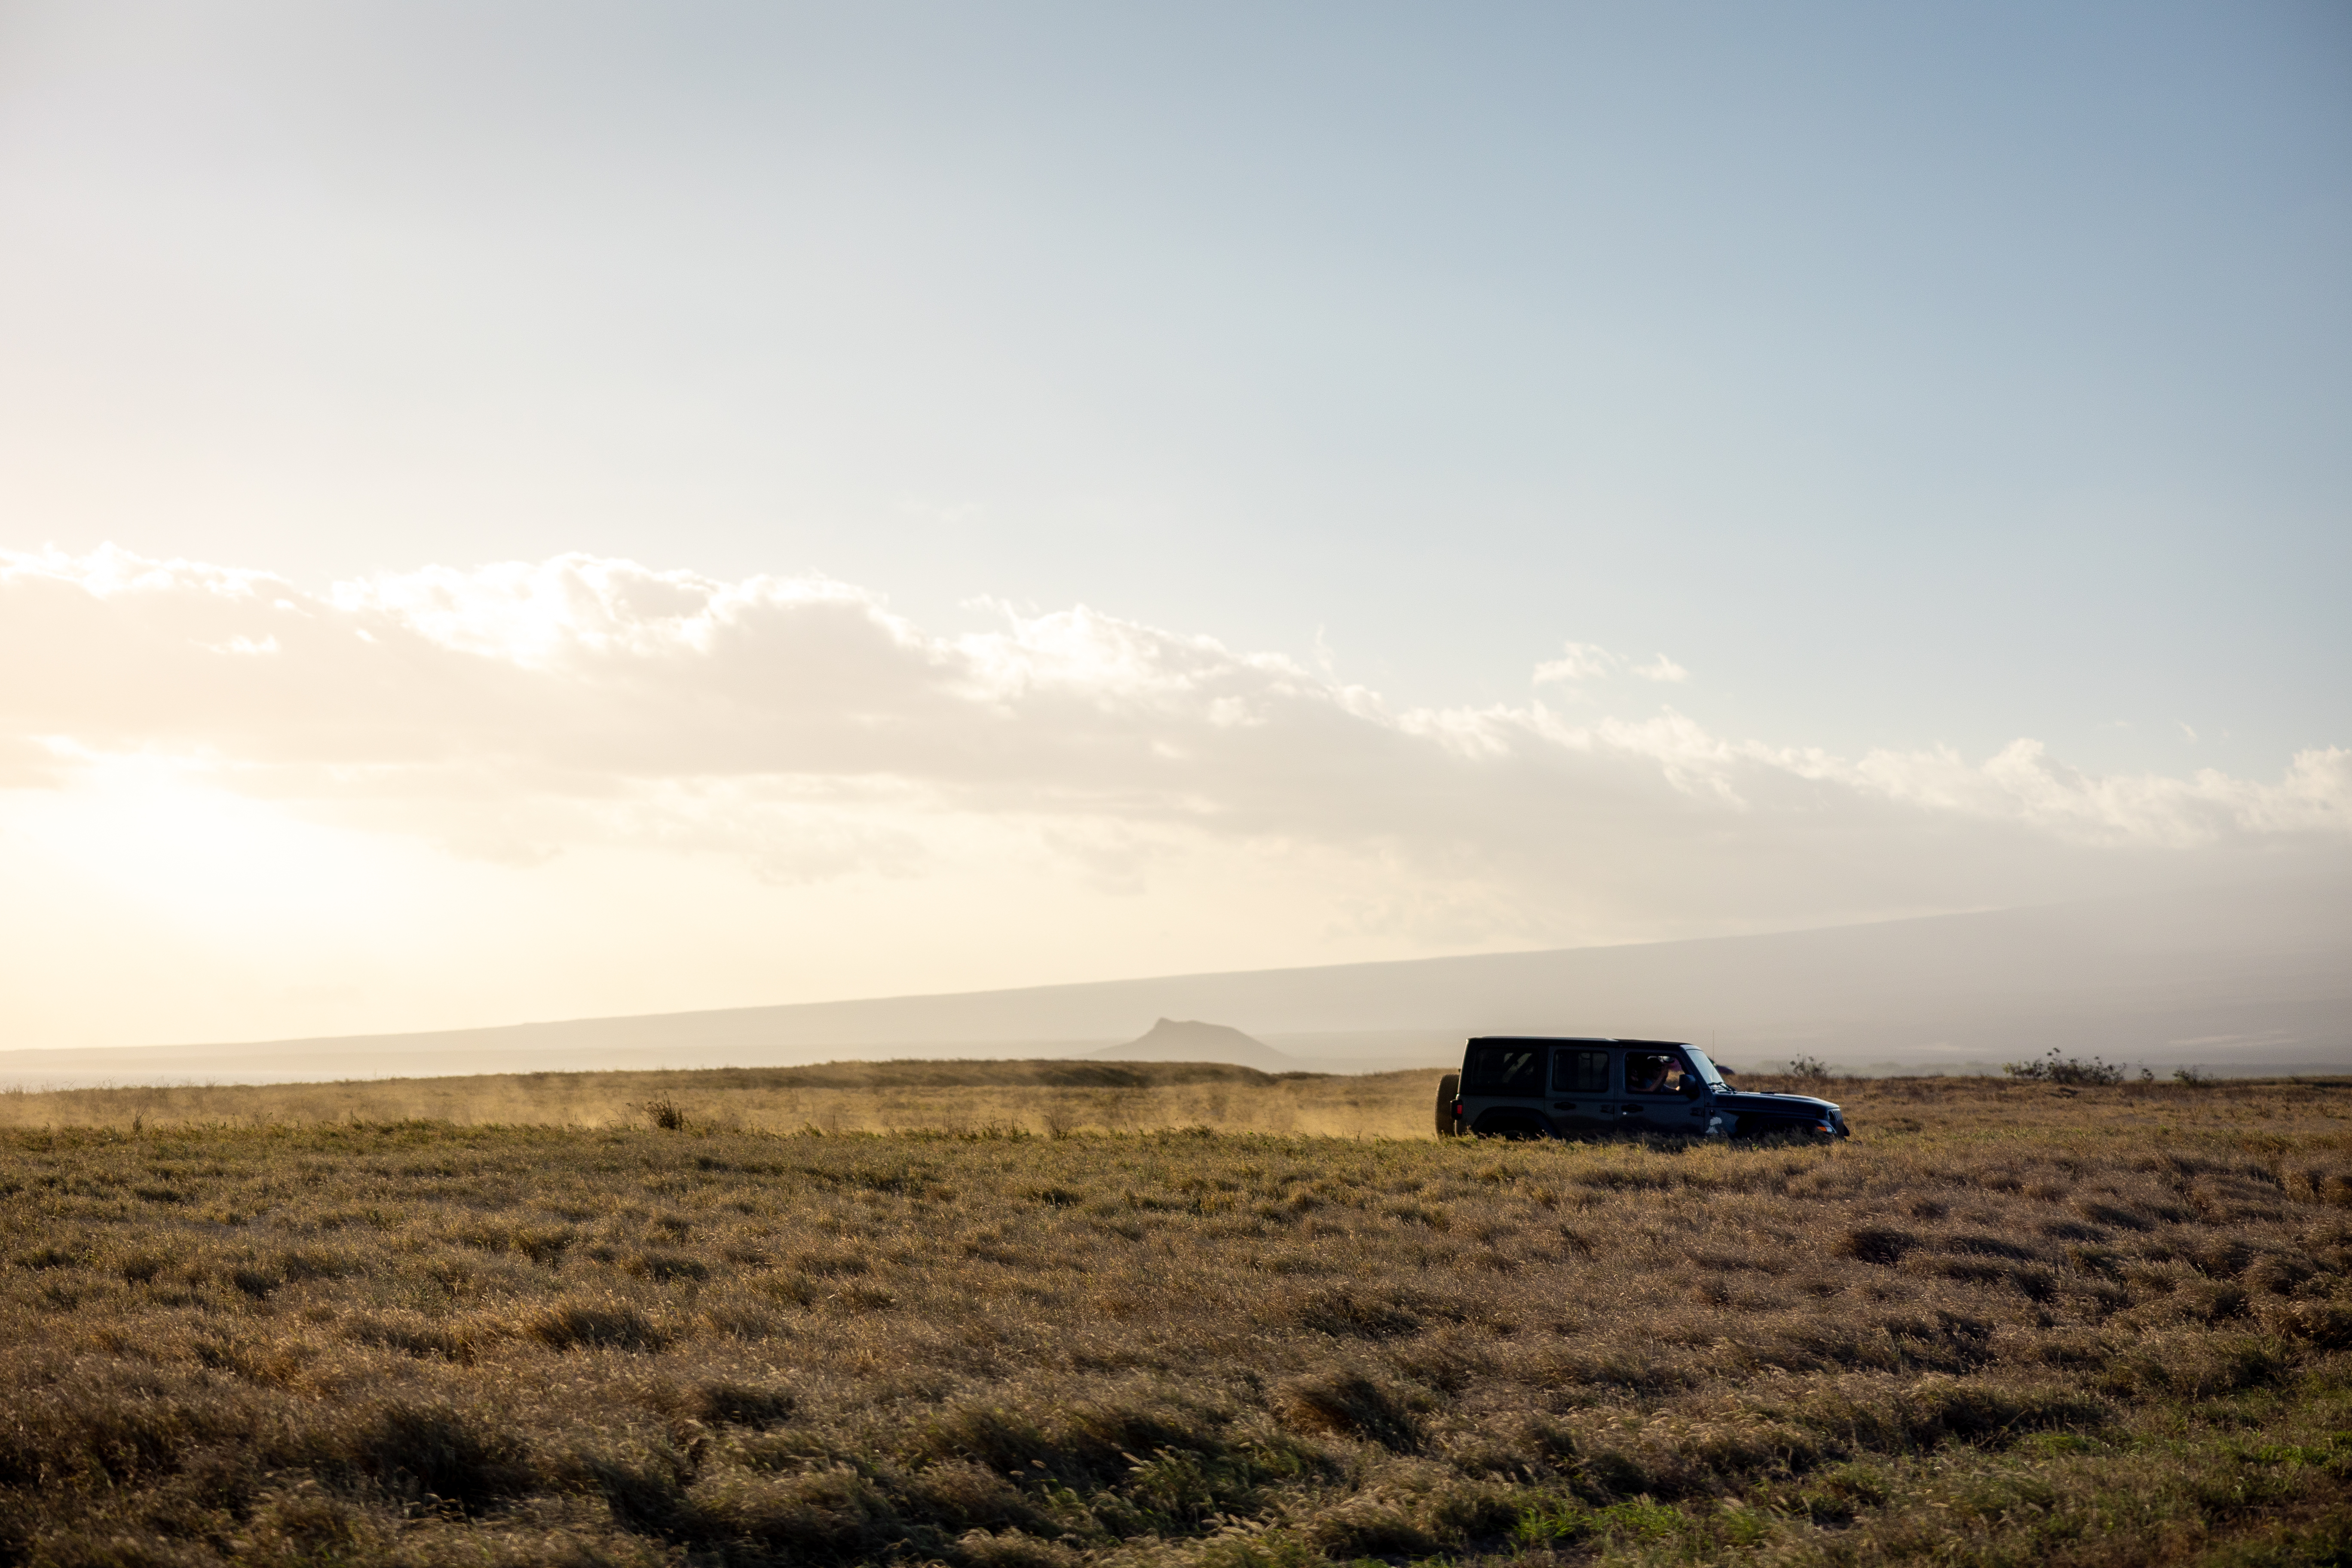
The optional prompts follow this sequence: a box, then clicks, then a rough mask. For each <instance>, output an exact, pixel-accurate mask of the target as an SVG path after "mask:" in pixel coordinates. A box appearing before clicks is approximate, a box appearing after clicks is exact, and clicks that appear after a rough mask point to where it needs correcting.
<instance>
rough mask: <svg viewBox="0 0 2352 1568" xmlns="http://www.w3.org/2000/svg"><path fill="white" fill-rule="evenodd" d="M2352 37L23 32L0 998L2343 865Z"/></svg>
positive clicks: (1496, 916) (1116, 963)
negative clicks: (2343, 607) (2347, 281)
mask: <svg viewBox="0 0 2352 1568" xmlns="http://www.w3.org/2000/svg"><path fill="white" fill-rule="evenodd" d="M2347 277H2352V13H2347V12H2346V11H2345V10H2344V9H2343V8H2342V7H2341V6H2338V5H2318V4H2314V5H2281V4H2255V5H2241V6H2232V7H2215V6H2190V5H2140V4H2135V5H2074V6H2068V7H2063V8H2059V7H2042V6H2028V5H1965V6H1963V5H1918V6H1906V7H1899V8H1897V7H1884V6H1866V5H1790V6H1781V7H1773V8H1769V9H1762V8H1756V7H1748V6H1736V5H1656V6H1643V7H1632V6H1580V5H1543V6H1533V5H1529V6H1512V5H1488V6H1481V7H1475V8H1469V7H1451V8H1433V7H1422V6H1402V5H1345V6H1341V5H1283V6H1238V5H1182V6H1176V5H1129V6H1120V7H1099V6H1083V5H994V6H988V7H977V6H965V5H959V6H949V5H855V6H853V5H831V6H796V5H761V6H750V5H743V6H732V5H693V4H682V5H659V6H654V5H636V6H620V5H580V4H572V5H561V6H558V5H531V4H522V3H516V4H505V5H495V6H480V5H464V6H459V5H433V4H403V5H390V4H382V5H369V4H343V5H307V4H306V5H293V4H283V5H236V4H221V5H193V6H192V5H115V4H110V3H108V0H88V3H84V0H77V3H75V4H70V5H65V4H40V3H36V4H25V3H20V0H0V888H5V889H7V892H6V894H5V897H0V1038H5V1040H6V1041H7V1042H8V1043H10V1044H16V1045H60V1046H62V1045H85V1044H128V1043H133V1042H165V1041H177V1040H193V1039H238V1038H257V1037H271V1036H290V1035H307V1034H319V1033H336V1032H356V1031H362V1030H384V1029H407V1028H425V1027H439V1026H467V1025H479V1024H492V1023H500V1022H508V1021H513V1020H518V1019H524V1018H550V1017H562V1016H586V1015H594V1014H603V1013H617V1012H649V1011H659V1010H667V1009H674V1008H688V1007H698V1006H728V1005H751V1004H757V1003H763V1002H788V1001H803V1000H816V999H823V998H827V997H837V996H849V995H860V994H892V993H898V992H909V991H933V990H950V989H970V988H979V987H983V986H992V985H1014V984H1045V983H1052V982H1057V981H1070V980H1087V979H1098V978H1108V977H1114V976H1120V975H1132V974H1149V973H1171V972H1182V971H1190V970H1203V969H1223V968H1249V967H1264V966H1271V965H1276V964H1293V963H1321V962H1339V961H1347V960H1355V959H1364V958H1389V957H1409V956H1421V955H1424V954H1431V953H1439V952H1477V951H1498V950H1512V949H1522V948H1532V947H1544V946H1554V945H1564V944H1570V943H1583V942H1628V941H1645V940H1655V939H1660V938H1666V937H1678V936H1689V935H1704V934H1717V933H1727V932H1736V931H1761V930H1780V929H1792V928H1797V927H1802V926H1806V925H1815V924H1825V923H1832V922H1836V921H1864V920H1874V919H1885V918H1893V917H1897V916H1901V915H1907V914H1916V913H1925V912H1933V911H1938V910H1955V909H1976V908H1994V907H2005V906H2009V905H2014V904H2020V903H2028V902H2035V901H2044V900H2056V899H2065V898H2075V897H2093V896H2098V895H2104V894H2112V893H2116V892H2130V891H2133V890H2136V889H2155V888H2159V887H2179V886H2193V885H2200V884H2203V883H2221V882H2246V881H2253V882H2260V881H2262V880H2263V879H2276V878H2284V877H2300V878H2305V879H2307V878H2309V877H2311V876H2315V875H2316V876H2320V877H2323V878H2340V877H2342V876H2344V875H2346V874H2347V867H2348V866H2352V859H2347V850H2352V750H2347V748H2352V679H2347V672H2352V629H2347V625H2348V624H2352V623H2347V617H2346V616H2344V615H2343V613H2342V608H2341V603H2340V601H2341V598H2342V584H2345V583H2346V582H2347V581H2352V441H2347V438H2346V437H2347V431H2352V290H2347V289H2346V288H2345V287H2344V283H2343V280H2344V279H2346V278H2347Z"/></svg>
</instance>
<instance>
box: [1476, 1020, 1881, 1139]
mask: <svg viewBox="0 0 2352 1568" xmlns="http://www.w3.org/2000/svg"><path fill="white" fill-rule="evenodd" d="M1628 1132H1647V1133H1658V1134H1665V1135H1668V1136H1672V1137H1677V1138H1760V1137H1765V1136H1768V1135H1769V1134H1773V1133H1783V1134H1795V1135H1800V1136H1808V1137H1815V1138H1821V1137H1831V1138H1843V1137H1845V1136H1847V1131H1846V1125H1845V1113H1844V1112H1843V1110H1840V1109H1839V1108H1838V1107H1837V1106H1835V1105H1832V1104H1831V1103H1830V1102H1829V1101H1828V1100H1815V1099H1813V1098H1811V1096H1809V1095H1802V1094H1762V1093H1753V1092H1745V1091H1742V1090H1739V1089H1734V1088H1732V1087H1731V1086H1730V1085H1729V1084H1727V1083H1726V1082H1725V1081H1724V1080H1723V1074H1722V1072H1721V1071H1720V1070H1719V1069H1718V1068H1717V1067H1716V1065H1715V1064H1714V1063H1713V1062H1711V1061H1709V1060H1707V1059H1706V1052H1705V1051H1702V1050H1700V1049H1699V1048H1698V1047H1696V1046H1691V1045H1685V1044H1684V1043H1682V1042H1681V1041H1679V1040H1602V1039H1538V1038H1521V1037H1516V1036H1489V1037H1484V1038H1480V1039H1475V1040H1472V1041H1471V1042H1470V1043H1469V1045H1468V1047H1466V1048H1465V1050H1464V1051H1463V1053H1462V1070H1461V1071H1460V1072H1459V1073H1447V1074H1446V1075H1445V1077H1444V1078H1443V1079H1440V1080H1439V1081H1438V1086H1437V1134H1438V1136H1439V1137H1441V1138H1446V1137H1453V1136H1455V1135H1457V1134H1462V1133H1472V1134H1475V1135H1476V1136H1478V1137H1482V1138H1601V1137H1607V1136H1612V1135H1615V1134H1620V1133H1628Z"/></svg>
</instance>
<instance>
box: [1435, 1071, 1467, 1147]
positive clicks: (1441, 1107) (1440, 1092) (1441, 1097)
mask: <svg viewBox="0 0 2352 1568" xmlns="http://www.w3.org/2000/svg"><path fill="white" fill-rule="evenodd" d="M1461 1094H1462V1075H1461V1074H1460V1073H1458V1072H1450V1073H1447V1074H1446V1075H1445V1076H1444V1078H1442V1079H1438V1080H1437V1135H1438V1136H1439V1137H1440V1138H1451V1137H1453V1136H1454V1133H1455V1132H1457V1131H1460V1129H1458V1128H1456V1127H1455V1126H1454V1100H1457V1099H1459V1098H1460V1097H1461Z"/></svg>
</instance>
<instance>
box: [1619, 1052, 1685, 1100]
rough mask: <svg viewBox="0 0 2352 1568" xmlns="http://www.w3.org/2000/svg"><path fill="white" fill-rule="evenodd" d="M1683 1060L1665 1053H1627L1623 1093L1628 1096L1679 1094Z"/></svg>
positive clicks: (1681, 1086)
mask: <svg viewBox="0 0 2352 1568" xmlns="http://www.w3.org/2000/svg"><path fill="white" fill-rule="evenodd" d="M1682 1088H1683V1059H1682V1058H1680V1057H1678V1056H1675V1055H1673V1054H1672V1053H1670V1052H1667V1051H1627V1052H1626V1053H1625V1091H1626V1092H1627V1093H1628V1094H1680V1093H1681V1092H1682Z"/></svg>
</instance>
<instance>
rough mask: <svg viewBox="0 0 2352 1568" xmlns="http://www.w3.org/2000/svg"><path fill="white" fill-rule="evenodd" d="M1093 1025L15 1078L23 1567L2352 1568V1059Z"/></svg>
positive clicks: (3, 1176) (0, 1242)
mask: <svg viewBox="0 0 2352 1568" xmlns="http://www.w3.org/2000/svg"><path fill="white" fill-rule="evenodd" d="M1070 1065H1071V1064H1011V1065H1009V1066H1006V1067H1004V1068H1001V1069H993V1070H996V1071H998V1072H999V1075H1000V1076H999V1079H998V1080H997V1081H994V1082H988V1081H982V1080H984V1079H988V1077H989V1073H990V1071H991V1070H992V1069H986V1068H982V1067H981V1066H980V1065H978V1064H940V1066H938V1067H937V1068H930V1069H922V1068H914V1067H911V1066H905V1065H901V1066H899V1067H898V1068H893V1069H891V1070H892V1071H893V1072H895V1073H896V1075H897V1077H896V1079H893V1080H892V1081H890V1082H887V1083H885V1082H882V1081H881V1079H879V1078H877V1080H875V1082H873V1083H871V1084H869V1085H868V1086H867V1087H866V1088H864V1089H861V1088H859V1087H858V1086H857V1085H856V1084H848V1085H835V1086H833V1087H831V1088H828V1087H827V1086H825V1085H824V1084H823V1083H819V1082H815V1081H813V1080H807V1079H803V1080H800V1081H798V1082H793V1081H791V1080H790V1075H788V1074H777V1075H765V1076H764V1079H763V1075H759V1074H751V1075H732V1074H712V1075H700V1076H696V1077H691V1078H688V1077H686V1076H684V1075H676V1076H673V1077H672V1078H671V1079H668V1080H667V1081H653V1079H654V1076H655V1075H645V1076H646V1081H645V1082H640V1083H634V1084H621V1083H617V1082H614V1083H606V1084H603V1085H601V1086H598V1085H593V1084H587V1083H585V1082H583V1083H575V1084H569V1085H567V1084H562V1083H547V1082H538V1081H537V1080H507V1082H506V1083H505V1084H504V1085H499V1084H497V1083H492V1084H487V1085H478V1086H477V1088H479V1089H485V1090H486V1091H487V1092H488V1095H489V1096H490V1097H492V1098H491V1099H490V1100H489V1101H488V1103H493V1104H495V1106H496V1107H497V1108H498V1109H497V1114H498V1115H499V1117H501V1118H502V1119H503V1121H504V1124H499V1125H494V1124H490V1123H489V1122H488V1121H483V1120H479V1119H478V1118H477V1117H475V1116H474V1115H473V1113H472V1112H470V1111H467V1110H464V1108H463V1107H462V1105H461V1104H459V1103H457V1101H448V1102H437V1109H436V1110H435V1111H434V1114H436V1115H437V1116H440V1117H443V1118H445V1119H444V1120H437V1121H416V1120H396V1119H387V1118H386V1117H384V1116H383V1115H382V1114H381V1112H380V1107H381V1106H382V1105H383V1101H380V1100H373V1099H370V1098H369V1096H371V1095H375V1094H381V1093H389V1092H394V1091H393V1090H391V1089H385V1088H384V1087H383V1086H356V1085H355V1086H332V1087H331V1088H328V1089H316V1090H310V1091H296V1090H291V1089H253V1090H230V1089H215V1090H203V1091H172V1092H174V1093H180V1092H185V1093H194V1094H201V1095H206V1096H211V1097H214V1098H211V1099H207V1100H202V1101H200V1102H194V1103H180V1102H173V1101H171V1100H147V1101H137V1100H135V1098H122V1097H136V1096H139V1095H142V1094H157V1093H162V1092H163V1091H147V1090H111V1091H103V1092H102V1093H100V1094H97V1095H83V1096H79V1097H58V1098H54V1099H51V1098H45V1097H39V1096H26V1097H23V1098H21V1099H18V1100H13V1101H12V1102H11V1103H10V1104H9V1106H8V1108H7V1114H8V1117H9V1120H11V1121H13V1122H14V1123H15V1124H16V1125H15V1126H13V1127H12V1128H10V1129H8V1130H7V1131H0V1151H5V1153H0V1162H5V1163H0V1194H5V1195H0V1358H5V1374H0V1375H5V1390H6V1399H5V1409H0V1559H5V1560H6V1561H9V1562H19V1563H54V1564H60V1565H65V1564H100V1563H107V1564H124V1565H130V1564H141V1563H155V1564H166V1563H172V1564H176V1563H188V1564H194V1563H214V1562H217V1561H223V1560H229V1561H237V1562H258V1563H374V1562H383V1563H518V1564H520V1563H730V1564H731V1563H799V1564H813V1565H823V1564H847V1563H908V1564H917V1563H933V1562H937V1563H948V1564H953V1565H955V1568H1078V1565H1081V1564H1099V1565H1102V1568H1157V1565H1160V1564H1166V1565H1168V1568H1192V1565H1197V1568H1319V1565H1321V1564H1325V1563H1349V1562H1357V1561H1360V1560H1364V1559H1372V1558H1377V1559H1381V1560H1383V1561H1386V1562H1389V1563H1402V1562H1409V1561H1432V1560H1436V1561H1444V1562H1446V1563H1454V1564H1466V1563H1474V1562H1496V1561H1500V1560H1505V1559H1508V1560H1511V1561H1513V1562H1517V1563H1584V1562H1591V1561H1596V1560H1597V1561H1605V1562H1612V1563H1689V1562H1737V1563H1895V1562H1901V1563H2017V1564H2026V1563H2035V1564H2040V1563H2057V1564H2085V1565H2088V1564H2116V1565H2124V1564H2142V1563H2189V1562H2196V1563H2225V1564H2238V1565H2242V1568H2252V1565H2254V1564H2271V1563H2352V1505H2347V1494H2352V1084H2347V1083H2341V1082H2335V1083H2320V1084H2280V1083H2273V1084H2232V1085H2226V1086H2220V1087H2208V1088H2195V1087H2189V1086H2175V1085H2152V1086H2123V1087H2116V1088H2100V1089H2073V1090H2070V1089H2053V1088H2050V1087H2044V1086H2021V1085H2016V1084H2007V1083H1991V1082H1984V1081H1979V1080H1948V1079H1947V1080H1882V1081H1879V1082H1874V1083H1851V1084H1848V1083H1842V1084H1839V1085H1836V1086H1834V1087H1833V1088H1832V1090H1831V1092H1832V1095H1833V1097H1835V1098H1838V1099H1841V1100H1843V1101H1844V1103H1845V1104H1846V1105H1847V1107H1848V1110H1849V1112H1850V1114H1851V1116H1852V1118H1853V1121H1854V1123H1855V1125H1856V1128H1857V1136H1856V1137H1855V1138H1853V1140H1851V1141H1850V1142H1845V1143H1843V1144H1840V1145H1837V1146H1832V1147H1817V1146H1789V1147H1762V1148H1741V1147H1731V1148H1725V1147H1697V1148H1687V1149H1684V1148H1672V1147H1651V1146H1645V1145H1642V1144H1634V1143H1612V1144H1582V1145H1549V1144H1544V1145H1535V1144H1516V1145H1496V1144H1487V1143H1480V1142H1469V1141H1446V1142H1439V1141H1438V1140H1436V1139H1434V1138H1433V1137H1431V1136H1430V1135H1429V1134H1428V1132H1427V1131H1426V1128H1425V1125H1424V1121H1423V1118H1424V1117H1425V1113H1426V1112H1425V1106H1424V1105H1423V1100H1424V1099H1425V1098H1426V1097H1427V1096H1428V1095H1429V1094H1430V1092H1431V1090H1432V1089H1433V1079H1432V1075H1412V1076H1408V1077H1401V1078H1399V1079H1395V1080H1393V1081H1388V1082H1384V1081H1383V1080H1377V1079H1375V1080H1346V1079H1291V1080H1286V1081H1281V1082H1271V1081H1267V1080H1261V1079H1255V1075H1249V1074H1246V1073H1243V1072H1240V1071H1239V1070H1238V1069H1213V1070H1211V1071H1210V1072H1209V1073H1208V1075H1207V1076H1202V1077H1194V1078H1193V1079H1191V1080H1190V1081H1186V1080H1185V1079H1184V1074H1183V1071H1182V1070H1181V1069H1166V1068H1142V1069H1136V1068H1122V1069H1120V1070H1122V1071H1129V1072H1134V1073H1135V1074H1136V1075H1137V1078H1136V1080H1135V1081H1131V1082H1127V1083H1124V1084H1122V1083H1117V1082H1096V1083H1092V1084H1085V1083H1078V1084H1073V1083H1059V1084H1057V1083H1055V1082H1052V1081H1049V1079H1050V1076H1051V1075H1050V1073H1049V1072H1047V1070H1046V1069H1047V1068H1062V1067H1068V1066H1070ZM803 1070H804V1071H809V1072H816V1073H823V1072H825V1071H848V1070H850V1069H803ZM859 1070H866V1069H859ZM874 1070H876V1071H877V1073H878V1072H879V1069H874ZM927 1073H928V1074H929V1075H931V1076H929V1078H928V1079H927V1077H926V1075H927ZM887 1076H888V1075H887V1074H884V1075H882V1077H886V1078H887ZM397 1092H400V1093H412V1092H414V1093H425V1092H430V1093H433V1094H450V1095H456V1096H458V1097H460V1098H462V1096H463V1094H464V1093H465V1090H464V1089H463V1088H462V1087H460V1086H459V1085H458V1084H457V1082H455V1081H453V1083H451V1084H448V1085H444V1086H442V1087H440V1088H437V1089H432V1090H430V1091H427V1090H425V1089H422V1088H421V1087H420V1086H415V1085H411V1086H405V1087H404V1088H401V1089H398V1090H397ZM1219 1093H1222V1095H1223V1100H1222V1101H1221V1102H1220V1101H1216V1100H1214V1099H1213V1097H1214V1095H1216V1094H1219ZM107 1095H112V1096H115V1097H117V1098H116V1099H113V1100H109V1099H107V1098H105V1097H106V1096H107ZM240 1095H243V1096H246V1097H247V1098H246V1100H243V1101H242V1102H240V1101H239V1100H237V1098H236V1097H238V1096H240ZM306 1095H308V1096H309V1098H305V1096H306ZM600 1095H608V1096H609V1098H608V1099H605V1100H596V1097H597V1096H600ZM796 1095H797V1096H799V1097H800V1098H799V1099H797V1100H794V1099H793V1098H792V1097H793V1096H796ZM338 1096H341V1099H340V1100H338V1098H337V1097H338ZM828 1096H831V1097H832V1098H827V1097H828ZM860 1096H863V1097H864V1100H865V1101H866V1105H867V1107H868V1110H860V1109H859V1108H858V1100H859V1097H860ZM926 1097H929V1098H926ZM1122 1097H1123V1098H1122ZM592 1100H595V1101H596V1103H594V1104H593V1105H592V1104H591V1103H590V1102H591V1101H592ZM649 1103H652V1104H656V1105H667V1106H669V1107H672V1108H675V1109H676V1110H682V1111H683V1115H684V1125H682V1126H677V1125H673V1126H670V1127H662V1126H658V1125H655V1124H653V1120H652V1119H651V1118H650V1117H649V1115H648V1114H647V1113H646V1111H645V1110H644V1107H645V1106H646V1105H647V1104H649ZM1216 1104H1221V1105H1222V1109H1221V1110H1212V1107H1213V1105H1216ZM633 1105H634V1106H635V1108H636V1109H635V1110H634V1111H631V1112H630V1113H628V1114H625V1115H624V1114H622V1111H623V1110H626V1109H627V1108H629V1107H631V1106H633ZM533 1107H537V1108H538V1110H536V1111H534V1110H533ZM926 1107H928V1108H929V1109H928V1110H926V1109H925V1108H926ZM411 1109H412V1110H414V1109H416V1107H415V1105H414V1104H412V1105H411ZM869 1110H870V1112H871V1113H870V1114H869ZM402 1114H403V1115H405V1114H407V1112H403V1113H402ZM1280 1118H1288V1120H1287V1121H1280V1120H1278V1119H1280ZM662 1119H663V1120H667V1121H671V1122H673V1123H675V1122H677V1121H678V1120H679V1119H678V1117H677V1115H675V1114H671V1115H667V1116H665V1117H664V1118H662ZM533 1121H541V1122H561V1121H571V1122H573V1123H578V1124H575V1125H556V1124H541V1125H532V1124H530V1123H532V1122H533ZM592 1121H593V1122H596V1123H601V1124H596V1125H589V1124H587V1123H590V1122H592ZM1185 1121H1196V1122H1199V1123H1202V1125H1200V1126H1198V1127H1194V1128H1187V1127H1185V1126H1184V1125H1183V1123H1184V1122H1185ZM78 1122H79V1123H87V1124H86V1125H76V1124H75V1123H78ZM865 1126H888V1127H892V1128H895V1129H896V1131H855V1130H854V1129H856V1128H859V1127H865ZM836 1129H838V1131H836ZM1322 1132H1335V1133H1339V1134H1342V1135H1340V1136H1321V1135H1315V1134H1318V1133H1322Z"/></svg>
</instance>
